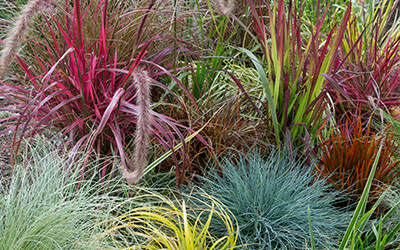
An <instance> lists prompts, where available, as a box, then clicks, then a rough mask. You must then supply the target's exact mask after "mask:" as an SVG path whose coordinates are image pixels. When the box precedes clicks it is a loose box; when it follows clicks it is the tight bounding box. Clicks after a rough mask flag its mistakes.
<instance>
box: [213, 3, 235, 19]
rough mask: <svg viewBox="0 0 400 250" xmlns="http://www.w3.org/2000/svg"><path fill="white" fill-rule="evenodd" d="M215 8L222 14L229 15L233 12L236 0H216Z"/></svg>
mask: <svg viewBox="0 0 400 250" xmlns="http://www.w3.org/2000/svg"><path fill="white" fill-rule="evenodd" d="M214 4H215V8H216V10H217V11H218V12H220V13H221V14H222V15H228V14H230V13H231V12H232V10H233V7H234V5H235V0H215V1H214Z"/></svg>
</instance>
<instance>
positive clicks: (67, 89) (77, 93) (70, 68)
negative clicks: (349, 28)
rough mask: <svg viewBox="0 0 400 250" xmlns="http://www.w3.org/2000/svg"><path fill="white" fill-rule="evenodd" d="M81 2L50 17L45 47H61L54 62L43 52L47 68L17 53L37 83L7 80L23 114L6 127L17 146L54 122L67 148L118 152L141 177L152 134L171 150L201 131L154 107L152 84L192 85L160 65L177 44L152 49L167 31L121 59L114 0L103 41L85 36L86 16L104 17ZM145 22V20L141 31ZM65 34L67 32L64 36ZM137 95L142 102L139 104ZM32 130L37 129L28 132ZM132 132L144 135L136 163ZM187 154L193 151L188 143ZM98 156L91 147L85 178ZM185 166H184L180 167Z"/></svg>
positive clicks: (102, 6)
mask: <svg viewBox="0 0 400 250" xmlns="http://www.w3.org/2000/svg"><path fill="white" fill-rule="evenodd" d="M81 6H82V5H81V3H80V0H74V8H73V10H69V9H66V10H65V18H62V19H60V18H59V19H57V18H55V17H54V16H51V18H50V19H47V18H46V16H43V19H44V21H45V22H46V23H47V24H48V25H47V27H46V28H48V29H49V33H50V34H51V38H52V39H51V40H49V41H48V42H46V43H45V45H40V46H41V47H40V48H42V49H43V50H45V51H49V52H53V53H55V55H54V56H52V57H49V58H54V59H49V60H50V61H42V60H41V59H40V58H38V62H37V63H38V65H40V67H41V68H42V70H43V71H44V73H41V74H39V73H37V71H35V70H31V69H30V67H28V65H27V64H26V63H25V61H24V60H23V59H21V58H19V57H17V60H18V62H19V64H20V66H21V68H22V69H23V70H24V72H25V74H26V76H27V78H28V79H29V82H30V85H27V86H18V85H13V84H9V83H1V86H0V88H1V89H2V90H3V91H2V92H1V93H0V95H2V96H4V97H6V98H8V99H10V100H12V101H14V102H15V103H16V104H15V105H14V108H15V109H16V110H20V113H19V115H17V116H13V117H11V118H4V119H2V120H0V121H12V120H13V119H16V120H17V121H16V122H13V123H12V125H11V126H9V127H8V128H7V129H5V130H3V131H1V133H5V132H7V131H10V130H14V139H13V143H12V147H13V148H14V152H17V151H18V149H19V144H20V142H21V141H22V139H23V138H24V137H27V136H34V135H35V134H36V133H40V132H41V131H42V129H44V128H47V127H49V126H51V127H52V128H53V129H54V130H55V131H57V133H58V135H59V136H61V137H62V138H64V137H68V138H69V139H68V140H67V142H65V143H64V144H62V145H61V146H60V148H69V149H71V150H72V153H74V152H77V151H78V150H80V148H81V147H83V146H85V147H87V148H89V151H93V150H94V151H96V153H97V154H98V155H108V156H111V155H112V154H113V152H117V154H118V155H119V158H120V160H121V163H120V164H121V165H122V167H123V169H125V171H126V173H128V172H131V171H132V170H134V167H135V170H134V171H133V172H132V173H134V174H131V176H129V174H127V176H128V177H129V178H127V180H128V182H130V183H134V182H135V181H136V180H137V178H138V176H140V174H141V173H142V172H143V169H144V166H145V164H146V157H147V153H145V152H146V148H147V145H148V143H149V140H150V139H149V134H150V133H151V135H152V136H154V137H155V139H156V140H157V141H158V143H160V144H161V145H162V146H163V147H164V148H165V149H166V150H171V149H173V147H174V146H175V145H177V144H178V143H179V142H184V136H183V134H182V131H191V132H193V131H192V130H190V129H189V128H187V127H185V126H183V125H181V124H180V123H179V122H177V121H175V120H173V119H171V118H169V117H167V116H165V115H163V114H159V113H156V112H154V111H152V110H151V109H150V87H149V85H150V82H151V83H152V84H153V85H155V86H158V87H160V88H163V89H166V90H168V88H167V87H166V86H164V85H163V84H162V83H161V82H160V81H159V79H160V77H161V75H166V76H169V77H171V78H173V79H174V81H175V82H176V83H177V84H178V85H179V86H180V87H181V88H182V89H183V91H184V92H185V93H188V91H187V90H186V89H185V88H184V86H183V85H182V84H181V83H180V82H179V80H178V79H177V78H176V77H175V76H174V75H173V74H172V73H171V72H172V71H173V69H167V68H165V67H162V66H161V65H159V64H157V62H158V61H159V60H160V57H161V56H162V55H163V54H166V53H165V51H173V49H169V50H167V49H165V50H163V51H162V53H158V52H154V51H152V53H155V55H158V56H154V54H150V55H147V51H148V48H149V46H150V44H151V43H152V42H153V41H154V40H157V39H161V38H160V37H158V36H157V35H156V36H155V37H154V39H151V40H149V41H147V42H145V43H143V44H140V45H139V46H138V51H139V53H138V54H137V56H135V57H134V58H133V60H130V61H129V62H120V61H118V49H117V48H118V47H117V46H116V43H117V42H116V41H115V40H113V39H111V36H112V35H113V34H115V33H116V31H117V30H118V28H119V27H118V26H109V25H108V17H109V15H108V1H102V2H101V3H99V6H98V9H99V11H98V12H97V13H96V15H101V26H100V27H98V26H95V25H93V34H96V33H95V31H96V30H97V31H98V33H97V36H98V37H97V38H96V39H95V38H93V37H86V36H85V35H86V33H85V32H84V31H83V29H82V26H83V25H82V22H84V21H92V20H91V19H92V18H93V19H94V18H97V17H95V16H91V15H85V14H83V15H81V13H86V11H85V10H81ZM88 19H89V20H88ZM53 27H56V28H53ZM145 27H146V26H145V24H143V25H142V26H141V29H145ZM143 32H144V31H143ZM57 37H58V38H57ZM59 37H62V42H60V40H59ZM36 43H37V44H39V43H38V42H36ZM111 48H112V49H111ZM34 53H35V50H34ZM56 58H58V59H56ZM152 58H154V59H152ZM139 68H140V69H139ZM178 70H179V69H178ZM190 98H191V97H190ZM135 99H136V100H137V103H136V104H134V103H133V102H134V100H135ZM191 99H192V98H191ZM194 105H195V106H196V104H195V103H194ZM28 128H31V130H30V129H28ZM18 129H19V130H20V131H21V132H22V133H21V136H19V137H18V136H17V133H16V131H17V130H18ZM28 130H29V131H32V132H29V133H28ZM132 138H136V139H135V140H136V142H137V145H136V153H135V159H134V160H133V161H132V159H131V155H130V153H129V152H130V151H131V148H130V146H129V141H130V140H131V139H132ZM200 139H201V140H202V141H203V142H204V143H205V141H204V140H203V139H202V138H200ZM179 152H180V153H181V154H182V155H185V154H186V146H185V144H184V146H183V147H182V149H181V150H180V151H179ZM177 153H178V152H175V151H173V154H172V158H173V159H174V161H175V164H176V166H179V162H178V160H177V159H178V157H177ZM72 155H74V154H72ZM92 156H93V155H91V154H90V153H88V155H87V156H86V159H85V161H84V164H83V166H82V169H81V171H82V177H83V176H84V173H85V166H86V163H87V162H88V161H89V159H91V157H92ZM14 158H15V157H13V159H12V163H13V164H14V162H15V159H14ZM71 160H73V158H71ZM104 165H107V164H104ZM109 170H110V169H109V168H107V167H104V168H102V169H101V175H102V176H103V177H104V176H106V175H107V174H109ZM177 171H181V169H180V168H179V167H177ZM123 173H125V172H124V171H123Z"/></svg>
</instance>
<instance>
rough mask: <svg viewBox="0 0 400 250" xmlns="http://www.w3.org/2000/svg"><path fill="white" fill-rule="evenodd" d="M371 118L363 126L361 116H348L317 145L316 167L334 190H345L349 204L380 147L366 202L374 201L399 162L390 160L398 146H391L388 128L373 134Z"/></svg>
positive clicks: (391, 177) (388, 182)
mask: <svg viewBox="0 0 400 250" xmlns="http://www.w3.org/2000/svg"><path fill="white" fill-rule="evenodd" d="M371 119H372V117H371V118H370V120H368V121H367V122H368V123H367V124H366V125H364V124H363V122H362V116H361V115H359V117H358V120H357V121H352V120H351V119H350V117H348V120H347V121H346V122H343V123H342V124H339V125H338V127H339V129H337V130H332V132H331V133H330V135H329V136H327V137H326V138H322V143H321V146H320V147H319V151H320V153H321V158H320V163H319V164H318V166H317V167H316V169H317V170H318V171H319V172H320V173H321V174H322V176H325V177H326V178H327V179H328V180H329V181H330V182H331V183H332V184H333V185H334V187H335V188H336V189H338V190H342V191H346V192H348V194H349V195H348V197H349V198H351V200H350V201H351V202H352V203H354V202H356V201H358V200H359V198H360V196H361V194H362V192H363V190H364V187H365V185H366V183H367V181H368V176H369V174H370V172H371V169H372V167H373V163H374V160H375V158H376V157H377V153H378V150H379V148H380V147H383V149H384V150H383V151H382V153H381V154H380V156H379V161H378V165H377V166H376V172H375V173H374V179H373V182H372V187H371V190H370V195H369V202H371V201H376V200H377V199H378V197H380V195H381V194H382V192H383V191H384V190H385V189H386V187H387V186H388V185H389V184H391V183H392V182H393V181H395V177H396V176H397V175H398V174H399V172H398V171H396V166H398V164H399V161H398V160H394V159H393V155H394V154H395V153H396V151H397V148H398V147H397V146H395V145H394V141H393V138H394V134H393V133H392V134H391V133H389V130H388V129H385V130H384V133H383V135H377V134H375V133H373V132H372V131H371Z"/></svg>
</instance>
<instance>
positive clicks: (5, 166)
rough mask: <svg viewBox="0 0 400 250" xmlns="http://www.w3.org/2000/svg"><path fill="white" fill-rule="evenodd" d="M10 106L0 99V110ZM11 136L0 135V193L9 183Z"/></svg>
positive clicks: (8, 134)
mask: <svg viewBox="0 0 400 250" xmlns="http://www.w3.org/2000/svg"><path fill="white" fill-rule="evenodd" d="M8 105H10V103H9V102H8V100H7V99H5V98H4V97H0V110H1V109H2V108H5V107H6V106H8ZM12 137H13V134H12V133H6V134H2V135H0V192H1V189H3V188H5V187H7V186H8V185H9V184H10V181H11V163H10V148H8V147H7V146H9V145H10V144H11V141H12Z"/></svg>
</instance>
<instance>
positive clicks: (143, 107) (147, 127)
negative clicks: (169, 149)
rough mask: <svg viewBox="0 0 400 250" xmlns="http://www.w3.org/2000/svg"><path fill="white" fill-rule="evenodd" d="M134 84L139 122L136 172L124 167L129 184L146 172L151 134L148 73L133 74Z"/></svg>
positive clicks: (139, 71) (123, 173)
mask: <svg viewBox="0 0 400 250" xmlns="http://www.w3.org/2000/svg"><path fill="white" fill-rule="evenodd" d="M132 78H133V82H134V84H135V85H136V88H137V94H136V104H137V106H138V121H137V128H136V136H135V152H134V157H135V159H134V167H135V169H134V171H133V172H129V171H128V169H127V168H126V167H122V175H123V176H124V177H125V179H126V181H127V182H128V183H129V184H135V183H136V182H137V181H138V180H139V178H140V177H141V175H142V174H143V172H144V169H145V166H146V163H147V147H148V144H149V135H150V133H151V120H152V115H151V100H150V82H151V79H150V77H149V76H148V73H147V71H144V70H142V69H137V70H136V71H134V72H133V74H132Z"/></svg>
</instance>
